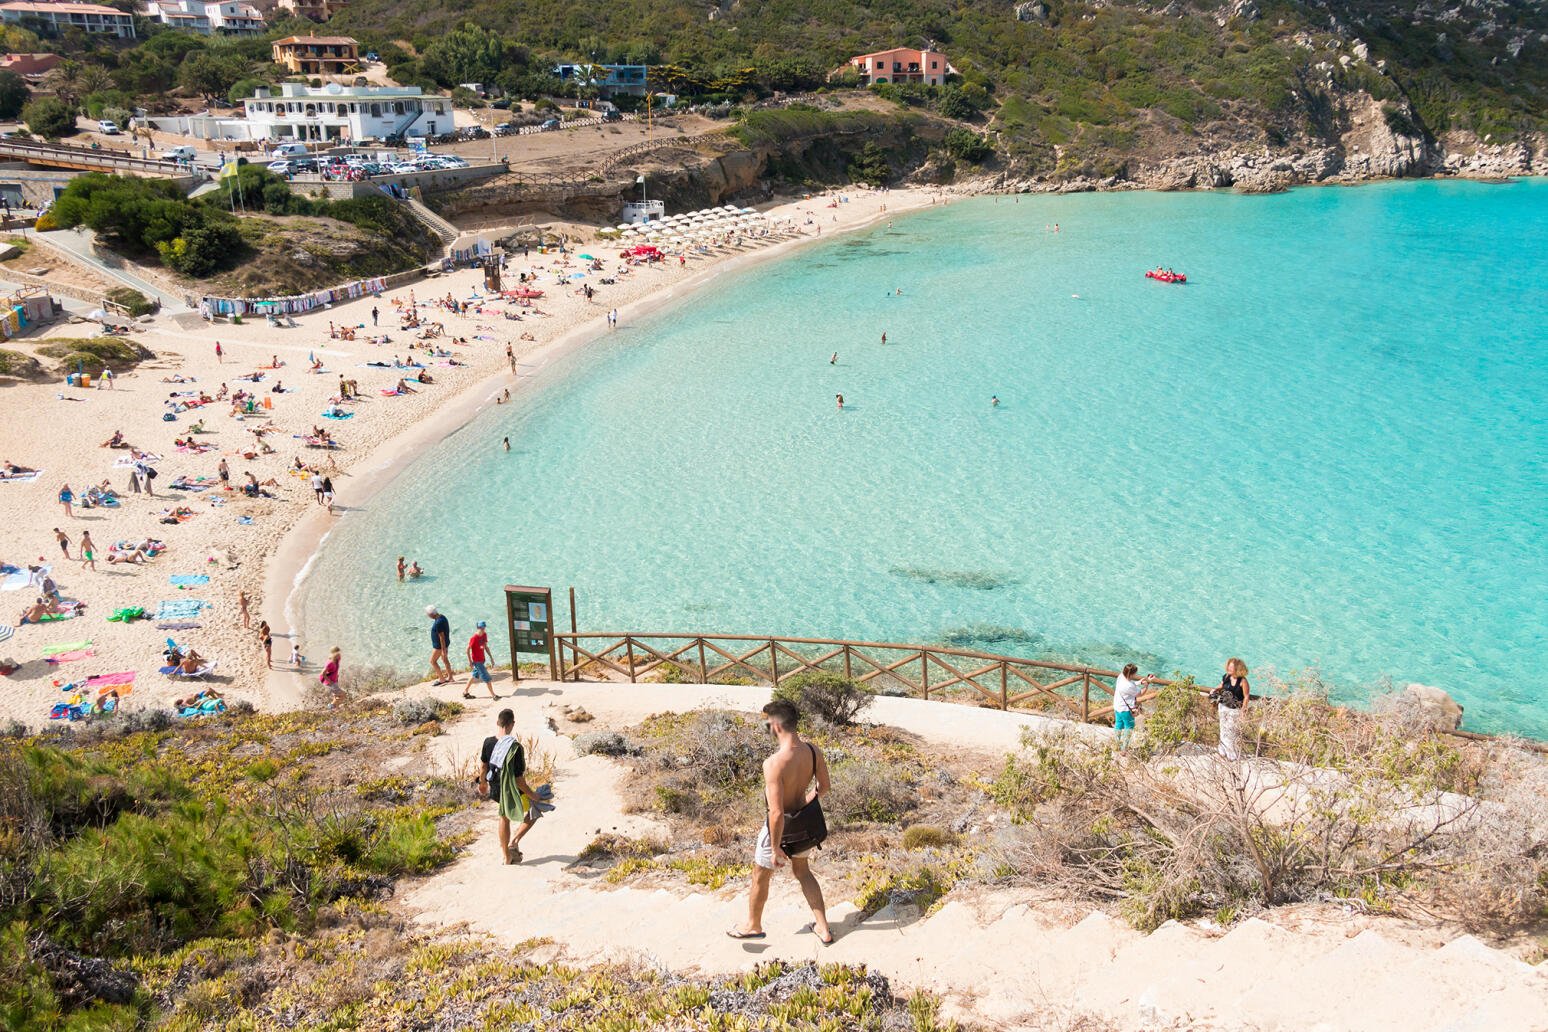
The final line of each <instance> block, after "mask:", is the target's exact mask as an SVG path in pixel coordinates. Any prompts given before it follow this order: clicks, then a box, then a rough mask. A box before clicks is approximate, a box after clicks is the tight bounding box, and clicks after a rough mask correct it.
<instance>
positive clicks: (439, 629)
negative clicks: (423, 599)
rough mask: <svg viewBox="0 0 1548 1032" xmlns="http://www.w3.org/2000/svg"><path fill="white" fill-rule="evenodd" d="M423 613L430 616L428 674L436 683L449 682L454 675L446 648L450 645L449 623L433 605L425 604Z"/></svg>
mask: <svg viewBox="0 0 1548 1032" xmlns="http://www.w3.org/2000/svg"><path fill="white" fill-rule="evenodd" d="M425 615H426V616H428V617H429V618H430V674H431V676H433V677H434V678H435V683H436V684H450V683H451V680H452V677H453V676H454V675H453V674H452V667H451V660H449V659H447V658H446V650H447V648H448V647H450V645H451V623H450V622H449V621H448V620H447V619H446V617H444V616H442V615H441V611H440V610H439V609H437V608H435V606H426V607H425Z"/></svg>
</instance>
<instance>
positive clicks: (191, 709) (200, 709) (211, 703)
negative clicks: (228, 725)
mask: <svg viewBox="0 0 1548 1032" xmlns="http://www.w3.org/2000/svg"><path fill="white" fill-rule="evenodd" d="M224 712H226V700H225V699H204V700H202V701H201V702H200V703H199V704H198V705H197V706H187V707H185V708H183V709H180V710H178V711H177V715H178V716H180V717H202V716H204V715H205V714H206V713H224Z"/></svg>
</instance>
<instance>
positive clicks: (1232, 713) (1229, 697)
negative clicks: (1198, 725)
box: [1210, 656, 1252, 760]
mask: <svg viewBox="0 0 1548 1032" xmlns="http://www.w3.org/2000/svg"><path fill="white" fill-rule="evenodd" d="M1210 698H1211V699H1213V700H1214V701H1215V712H1216V714H1217V715H1218V717H1219V719H1220V745H1219V746H1218V747H1217V750H1216V751H1217V752H1219V753H1220V755H1221V756H1224V757H1225V758H1226V759H1228V760H1239V759H1241V758H1242V745H1241V719H1242V715H1243V714H1244V713H1246V712H1247V701H1248V700H1249V699H1251V698H1252V687H1251V686H1250V685H1249V684H1248V683H1247V664H1246V663H1243V662H1242V661H1241V660H1239V659H1237V658H1236V657H1235V656H1233V657H1231V658H1230V659H1228V660H1226V665H1225V676H1223V677H1222V678H1220V687H1219V688H1216V689H1215V690H1214V691H1213V692H1210Z"/></svg>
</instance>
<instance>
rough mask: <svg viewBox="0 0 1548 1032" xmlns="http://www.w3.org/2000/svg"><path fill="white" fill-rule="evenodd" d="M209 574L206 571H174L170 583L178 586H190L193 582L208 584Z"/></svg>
mask: <svg viewBox="0 0 1548 1032" xmlns="http://www.w3.org/2000/svg"><path fill="white" fill-rule="evenodd" d="M209 582H210V577H209V574H206V573H174V574H173V575H172V583H173V584H176V585H177V586H178V587H192V586H193V585H195V584H208V583H209Z"/></svg>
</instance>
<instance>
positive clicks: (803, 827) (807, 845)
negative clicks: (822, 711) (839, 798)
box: [779, 742, 828, 856]
mask: <svg viewBox="0 0 1548 1032" xmlns="http://www.w3.org/2000/svg"><path fill="white" fill-rule="evenodd" d="M806 747H807V748H808V749H810V750H811V751H812V777H814V778H815V777H816V776H817V747H816V746H814V745H812V743H810V742H807V743H806ZM827 837H828V821H827V819H826V818H825V817H823V815H822V799H821V798H820V797H818V796H813V797H812V800H811V802H809V803H807V804H806V805H805V806H803V807H801V808H800V809H799V810H797V811H796V812H795V813H787V814H785V826H784V829H783V830H782V831H781V832H780V836H779V848H780V849H782V850H784V852H785V855H786V856H794V855H795V854H797V853H804V852H806V851H807V850H810V849H817V848H818V847H820V846H821V845H822V843H823V840H824V839H826V838H827Z"/></svg>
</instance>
